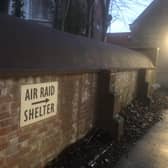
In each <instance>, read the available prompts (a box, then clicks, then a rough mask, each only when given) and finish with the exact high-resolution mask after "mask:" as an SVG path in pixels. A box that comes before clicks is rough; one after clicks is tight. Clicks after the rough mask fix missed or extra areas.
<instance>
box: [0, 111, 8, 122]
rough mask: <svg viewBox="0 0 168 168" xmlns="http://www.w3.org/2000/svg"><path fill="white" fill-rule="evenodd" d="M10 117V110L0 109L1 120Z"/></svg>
mask: <svg viewBox="0 0 168 168" xmlns="http://www.w3.org/2000/svg"><path fill="white" fill-rule="evenodd" d="M9 118H10V114H9V112H2V111H0V120H4V119H9Z"/></svg>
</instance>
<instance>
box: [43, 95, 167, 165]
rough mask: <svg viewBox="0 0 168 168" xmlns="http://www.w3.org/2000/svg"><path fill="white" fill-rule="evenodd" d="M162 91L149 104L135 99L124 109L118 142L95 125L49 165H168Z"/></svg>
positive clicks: (165, 112) (164, 100)
mask: <svg viewBox="0 0 168 168" xmlns="http://www.w3.org/2000/svg"><path fill="white" fill-rule="evenodd" d="M163 93H165V92H163ZM163 93H161V94H160V92H158V93H157V92H156V93H155V94H154V95H153V98H152V99H151V100H152V101H151V103H149V104H148V105H147V104H144V103H143V102H141V101H139V100H134V101H133V102H132V103H131V104H130V105H128V106H127V107H126V108H125V109H124V110H123V111H121V116H122V117H123V118H124V121H125V124H124V136H123V137H122V138H121V140H120V141H119V142H117V141H115V140H114V138H112V137H111V136H109V134H108V133H107V132H106V131H105V130H101V129H98V128H94V129H93V130H92V131H91V132H89V133H88V135H86V136H85V137H84V138H83V139H81V140H80V141H79V142H77V143H75V144H73V145H71V146H69V147H68V148H66V149H65V150H64V151H63V152H62V153H61V154H60V155H59V156H58V157H56V158H55V159H53V160H52V161H51V162H49V163H48V164H47V165H46V168H167V167H168V166H166V165H168V133H167V132H166V131H167V129H168V110H165V109H168V97H166V96H165V95H163ZM161 109H162V110H161ZM163 109H164V110H163ZM163 111H164V113H163Z"/></svg>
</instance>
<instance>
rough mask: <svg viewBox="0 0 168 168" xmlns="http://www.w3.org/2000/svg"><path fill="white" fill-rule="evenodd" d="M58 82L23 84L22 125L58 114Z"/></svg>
mask: <svg viewBox="0 0 168 168" xmlns="http://www.w3.org/2000/svg"><path fill="white" fill-rule="evenodd" d="M57 97H58V82H48V83H40V84H30V85H22V86H21V113H20V126H21V127H23V126H26V125H29V124H32V123H35V122H37V121H40V120H43V119H46V118H48V117H51V116H54V115H56V112H57Z"/></svg>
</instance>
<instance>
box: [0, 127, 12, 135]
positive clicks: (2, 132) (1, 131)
mask: <svg viewBox="0 0 168 168" xmlns="http://www.w3.org/2000/svg"><path fill="white" fill-rule="evenodd" d="M10 131H11V127H4V128H0V136H2V135H6V134H8V133H9V132H10Z"/></svg>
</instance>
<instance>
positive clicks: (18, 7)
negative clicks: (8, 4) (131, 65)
mask: <svg viewBox="0 0 168 168" xmlns="http://www.w3.org/2000/svg"><path fill="white" fill-rule="evenodd" d="M23 6H24V3H23V0H13V4H12V8H13V10H12V14H13V15H14V16H16V17H20V18H23V17H24V12H23Z"/></svg>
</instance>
